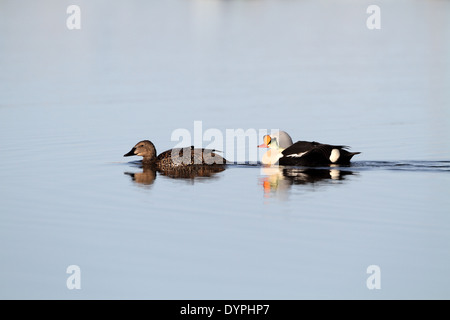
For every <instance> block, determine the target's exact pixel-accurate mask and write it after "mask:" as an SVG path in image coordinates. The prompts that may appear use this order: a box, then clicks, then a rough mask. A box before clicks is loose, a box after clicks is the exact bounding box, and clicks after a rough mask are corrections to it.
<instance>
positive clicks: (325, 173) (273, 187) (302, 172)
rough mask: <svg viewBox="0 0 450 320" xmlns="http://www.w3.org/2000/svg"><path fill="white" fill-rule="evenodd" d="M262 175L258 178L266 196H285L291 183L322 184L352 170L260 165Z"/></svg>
mask: <svg viewBox="0 0 450 320" xmlns="http://www.w3.org/2000/svg"><path fill="white" fill-rule="evenodd" d="M261 171H262V175H263V177H262V178H261V180H260V183H261V185H262V186H263V188H264V194H265V196H266V197H268V196H270V195H271V194H274V193H276V194H278V195H282V196H283V195H284V196H286V195H287V193H288V191H289V189H290V188H291V187H292V185H316V186H318V185H324V184H327V183H333V182H335V181H337V180H345V179H346V176H349V175H353V172H351V171H348V170H342V169H340V168H333V167H330V169H328V168H327V169H324V168H317V169H316V168H292V167H282V166H278V167H273V166H271V167H262V169H261Z"/></svg>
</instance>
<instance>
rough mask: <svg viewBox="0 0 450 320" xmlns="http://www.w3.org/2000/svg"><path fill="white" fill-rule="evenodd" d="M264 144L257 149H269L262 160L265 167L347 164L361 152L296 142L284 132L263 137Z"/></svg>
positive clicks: (340, 147)
mask: <svg viewBox="0 0 450 320" xmlns="http://www.w3.org/2000/svg"><path fill="white" fill-rule="evenodd" d="M263 139H264V143H263V144H261V145H259V146H258V148H269V151H267V153H266V154H264V156H263V158H262V163H263V164H267V165H272V164H279V165H287V166H289V165H291V166H322V165H330V164H349V163H350V159H351V158H352V157H353V156H354V155H356V154H359V153H361V152H349V151H348V150H346V149H348V148H349V147H347V146H334V145H329V144H323V143H319V142H315V141H312V142H309V141H297V142H296V143H292V139H291V137H290V136H289V135H288V134H287V133H286V132H284V131H280V132H277V133H275V134H273V135H265V136H264V138H263Z"/></svg>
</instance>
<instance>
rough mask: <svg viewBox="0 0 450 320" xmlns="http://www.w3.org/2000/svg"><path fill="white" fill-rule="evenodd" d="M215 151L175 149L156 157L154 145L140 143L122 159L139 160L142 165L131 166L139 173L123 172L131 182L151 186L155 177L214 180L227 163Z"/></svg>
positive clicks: (144, 142) (189, 148)
mask: <svg viewBox="0 0 450 320" xmlns="http://www.w3.org/2000/svg"><path fill="white" fill-rule="evenodd" d="M216 152H217V151H216V150H214V149H204V148H202V149H200V148H194V147H193V146H191V147H185V148H174V149H170V150H167V151H164V152H162V153H160V154H159V155H157V153H156V148H155V146H154V144H153V143H152V142H151V141H149V140H142V141H139V142H138V143H137V144H136V145H135V146H134V147H133V148H132V149H131V150H130V151H129V152H128V153H126V154H124V157H129V156H141V157H142V161H140V162H138V163H134V164H135V165H137V166H138V167H139V168H141V169H142V170H143V171H142V172H134V173H131V172H125V174H127V175H129V176H131V177H132V179H133V181H134V182H136V183H141V184H147V185H148V184H152V183H153V182H154V180H155V179H156V177H157V174H160V175H163V176H166V177H168V178H173V179H187V180H191V181H192V180H194V179H196V178H213V177H214V176H215V174H217V173H219V172H222V171H224V170H225V169H226V163H227V161H226V159H225V158H223V157H222V156H220V155H218V154H217V153H216Z"/></svg>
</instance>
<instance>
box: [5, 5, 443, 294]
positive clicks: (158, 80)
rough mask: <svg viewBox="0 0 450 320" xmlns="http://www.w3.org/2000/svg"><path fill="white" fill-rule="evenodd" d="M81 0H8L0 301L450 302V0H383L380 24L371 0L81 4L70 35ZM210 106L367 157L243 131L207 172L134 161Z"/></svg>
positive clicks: (224, 116) (205, 118)
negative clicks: (182, 174) (316, 162)
mask: <svg viewBox="0 0 450 320" xmlns="http://www.w3.org/2000/svg"><path fill="white" fill-rule="evenodd" d="M71 4H73V3H72V2H69V1H56V0H53V1H50V0H49V1H39V2H33V1H22V2H20V3H19V2H17V1H0V150H1V158H0V243H1V245H0V261H1V266H0V297H1V298H2V299H17V298H19V299H317V298H319V299H322V298H324V299H448V298H450V290H449V288H450V277H449V276H448V270H449V269H450V246H449V244H450V216H449V213H450V199H449V197H448V196H447V194H448V190H449V189H450V139H449V137H450V114H449V112H450V108H449V105H450V94H449V92H450V52H449V51H450V34H449V30H450V28H449V27H450V26H449V23H450V22H449V21H450V4H449V2H447V1H432V2H430V1H421V0H414V1H396V2H395V3H393V2H391V1H378V2H377V3H376V4H377V5H379V6H380V8H381V29H380V30H369V29H367V27H366V19H367V17H368V16H369V15H368V14H367V13H366V9H367V7H368V6H369V5H371V4H373V3H372V2H370V1H360V2H358V3H357V4H355V3H350V2H336V3H329V2H328V1H297V0H294V1H270V0H267V1H263V0H261V1H260V0H257V1H244V0H241V1H224V0H211V1H201V0H189V1H181V0H170V1H126V2H125V1H122V2H117V3H114V4H111V3H110V2H109V1H95V2H92V1H77V2H76V4H78V5H79V6H80V8H81V29H80V30H68V29H67V27H66V18H67V17H68V15H67V13H66V9H67V7H68V6H69V5H71ZM194 121H201V123H202V126H203V132H205V131H206V130H208V129H216V130H217V131H218V132H221V133H222V134H223V136H225V133H226V130H227V129H228V130H229V129H233V130H236V129H243V130H247V129H254V130H255V131H256V132H258V137H257V138H258V139H257V140H258V141H257V144H259V143H261V142H262V133H261V132H262V131H260V130H270V129H282V130H285V131H287V132H288V133H289V134H290V135H291V136H292V138H293V139H294V140H315V141H319V142H323V143H331V144H345V145H349V146H351V150H352V151H360V152H362V153H361V154H360V155H357V156H355V158H354V161H353V163H352V165H351V166H345V167H331V168H314V169H310V168H303V167H299V168H283V167H273V168H267V167H263V166H261V165H260V164H258V163H256V164H255V163H248V164H246V161H247V160H249V159H247V156H248V155H249V154H250V152H253V151H252V150H254V148H256V144H255V145H252V144H250V143H249V141H247V142H248V143H247V144H246V145H244V146H237V147H236V150H235V151H236V152H234V154H235V155H236V157H237V158H235V159H234V158H233V159H232V160H233V161H235V162H236V163H235V164H231V165H228V166H227V167H226V169H225V170H224V171H221V172H217V173H214V174H212V175H211V176H209V177H194V178H174V177H170V176H165V175H163V174H161V173H158V172H149V171H147V170H145V171H144V170H143V169H142V168H141V167H140V166H139V165H138V164H137V163H136V161H137V160H139V159H138V158H137V157H135V158H131V159H130V158H123V154H125V153H126V152H128V151H129V150H130V148H131V147H132V146H134V145H135V143H137V142H138V141H139V140H142V139H149V140H151V141H152V142H153V143H154V144H155V146H156V148H157V150H158V152H162V151H164V150H167V149H169V148H172V147H174V146H175V145H176V144H177V143H178V141H171V136H172V133H173V132H174V131H175V130H177V129H180V128H181V129H186V130H187V131H189V132H191V133H192V138H193V140H192V143H193V144H195V145H197V146H199V145H198V142H200V143H203V144H204V145H203V146H205V145H207V144H208V141H204V140H202V139H201V137H200V139H198V136H197V137H196V138H197V140H195V141H194V139H195V137H194V124H195V122H194ZM260 133H261V134H260ZM224 146H225V147H226V144H224ZM224 151H225V152H230V150H224ZM263 152H264V150H258V157H259V158H261V156H262V154H263ZM227 154H230V153H227ZM238 156H239V157H238ZM70 265H77V266H79V268H80V270H81V276H80V283H81V289H72V290H71V289H69V288H68V287H67V282H66V281H67V279H68V278H69V276H70V274H68V273H66V269H67V267H68V266H70ZM371 265H376V266H378V267H379V268H380V270H381V273H380V274H379V280H380V283H381V287H380V288H379V289H369V288H368V286H367V279H368V278H369V277H370V274H368V273H367V268H368V267H369V266H371Z"/></svg>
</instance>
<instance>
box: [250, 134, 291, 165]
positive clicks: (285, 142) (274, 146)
mask: <svg viewBox="0 0 450 320" xmlns="http://www.w3.org/2000/svg"><path fill="white" fill-rule="evenodd" d="M263 142H264V143H263V144H260V145H259V146H258V148H269V150H268V151H267V152H266V153H265V154H264V155H263V157H262V160H261V161H262V163H263V164H267V165H272V164H276V163H277V162H278V159H280V158H281V157H282V156H283V155H282V153H281V152H282V151H283V150H284V149H286V148H288V147H289V146H291V145H292V144H293V142H292V138H291V137H290V136H289V134H287V133H286V132H284V131H279V132H276V133H275V134H273V135H265V136H264V137H263Z"/></svg>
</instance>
